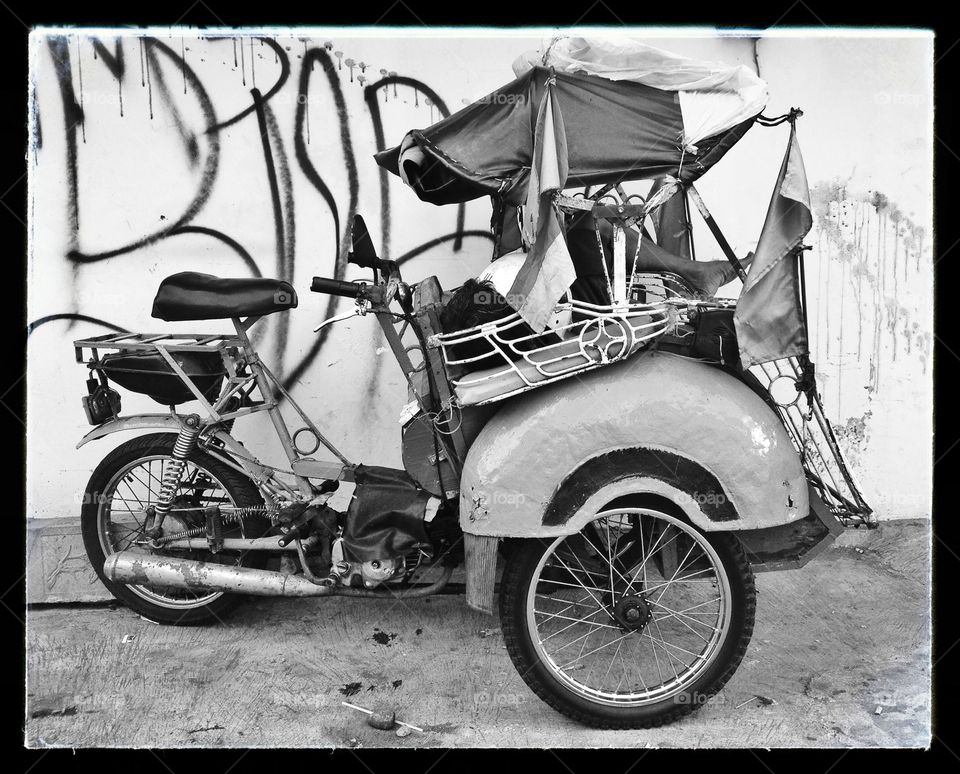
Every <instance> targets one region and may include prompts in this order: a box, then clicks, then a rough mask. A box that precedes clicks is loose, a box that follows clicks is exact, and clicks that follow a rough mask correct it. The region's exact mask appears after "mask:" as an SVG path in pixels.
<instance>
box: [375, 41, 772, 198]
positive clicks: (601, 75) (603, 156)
mask: <svg viewBox="0 0 960 774" xmlns="http://www.w3.org/2000/svg"><path fill="white" fill-rule="evenodd" d="M514 72H515V74H516V75H517V78H516V79H515V80H514V81H512V82H510V83H508V84H507V85H506V86H503V87H501V88H499V89H497V90H496V91H494V92H491V93H490V94H488V95H487V96H485V97H483V98H481V99H479V100H477V101H476V102H474V103H472V104H470V105H468V106H467V107H465V108H464V109H463V110H460V111H459V112H457V113H454V114H453V115H451V116H449V117H448V118H445V119H443V120H442V121H440V122H438V123H436V124H434V125H433V126H430V127H428V128H426V129H421V130H413V131H411V132H409V133H408V134H407V135H406V136H405V137H404V138H403V140H402V142H401V143H400V144H399V145H398V146H396V147H394V148H391V149H390V150H386V151H383V152H381V153H379V154H377V156H376V160H377V163H378V164H379V165H380V166H381V167H383V168H385V169H387V170H389V171H390V172H392V173H394V174H396V175H398V176H399V177H401V178H402V179H403V181H404V182H405V183H407V184H408V185H410V186H411V187H412V188H413V189H414V191H415V192H416V194H417V196H419V197H420V198H421V199H422V200H423V201H427V202H431V203H433V204H451V203H457V202H465V201H469V200H471V199H476V198H478V197H481V196H487V195H500V196H503V197H504V200H505V201H506V202H507V203H509V204H520V203H522V202H523V201H524V200H525V198H526V188H527V186H526V182H527V181H528V179H529V176H530V168H531V166H532V164H533V163H534V153H535V147H534V146H535V136H536V125H537V119H538V114H539V112H540V108H541V105H542V103H543V102H544V97H545V95H546V92H547V91H548V88H547V87H548V85H549V86H551V87H552V88H551V89H550V91H552V93H553V95H554V99H555V101H556V105H557V108H558V110H559V112H560V113H561V114H562V128H563V132H564V136H565V140H566V161H567V177H566V180H565V181H564V183H565V186H566V187H581V186H586V185H597V184H603V183H607V182H610V181H616V182H626V181H631V180H645V179H651V178H655V177H659V176H661V175H671V176H673V177H675V178H677V179H678V180H680V181H681V182H685V183H686V182H692V181H693V180H696V179H697V178H699V177H700V176H701V175H703V174H704V173H705V172H706V171H707V170H708V169H709V168H710V167H712V166H713V165H714V164H716V163H717V161H719V160H720V159H721V158H722V157H723V155H724V154H725V153H726V152H727V151H728V150H729V149H730V148H731V147H732V146H733V145H734V144H735V143H736V142H737V141H738V140H739V139H740V138H741V137H743V135H744V133H745V132H746V131H747V130H748V129H749V128H750V126H751V125H752V123H753V119H754V118H755V117H756V116H757V115H758V114H759V113H760V112H761V111H762V110H763V108H764V106H765V104H766V102H767V87H766V84H765V83H764V81H762V80H761V79H760V78H759V77H757V76H756V75H754V74H753V73H752V72H751V71H750V70H748V69H747V68H746V67H743V66H736V67H730V66H726V65H719V64H713V63H708V62H700V61H697V60H693V59H688V58H686V57H680V56H677V55H675V54H671V53H669V52H666V51H661V50H660V49H657V48H653V47H651V46H646V45H644V44H641V43H638V42H636V41H630V40H619V41H617V40H614V41H606V40H593V39H586V38H564V39H560V40H558V41H555V42H554V43H553V44H551V45H550V46H549V47H548V48H547V50H546V51H544V52H528V53H526V54H524V55H522V56H520V57H519V58H518V59H517V61H516V62H514Z"/></svg>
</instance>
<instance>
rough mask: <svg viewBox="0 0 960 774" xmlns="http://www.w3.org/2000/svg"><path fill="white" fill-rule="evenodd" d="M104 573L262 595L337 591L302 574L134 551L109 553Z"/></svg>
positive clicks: (121, 579)
mask: <svg viewBox="0 0 960 774" xmlns="http://www.w3.org/2000/svg"><path fill="white" fill-rule="evenodd" d="M103 574H104V575H105V576H106V577H107V578H108V579H109V580H111V581H113V582H114V583H132V584H134V585H137V586H158V587H160V588H172V589H186V590H188V591H198V592H200V591H226V592H229V593H231V594H253V595H256V596H260V597H325V596H332V595H333V594H335V593H336V589H335V587H334V586H322V585H317V584H316V583H312V582H311V581H309V580H307V578H305V577H304V576H302V575H289V574H287V573H282V572H272V571H270V570H257V569H254V568H252V567H236V566H234V565H229V564H214V563H210V562H198V561H196V560H193V559H175V558H173V557H169V556H161V555H158V554H141V553H137V552H135V551H119V552H117V553H115V554H110V556H108V557H107V560H106V561H105V562H104V563H103Z"/></svg>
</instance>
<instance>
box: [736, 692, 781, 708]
mask: <svg viewBox="0 0 960 774" xmlns="http://www.w3.org/2000/svg"><path fill="white" fill-rule="evenodd" d="M752 701H758V702H760V704H761V706H764V707H769V706H771V705H772V704H776V703H777V702H776V701H775V700H774V699H771V698H769V697H768V696H760V695H759V694H755V695H753V696H751V697H750V698H749V699H747V700H746V701H742V702H740V703H739V704H738V705H737V706H736V707H735V708H734V709H740V708H741V707H746V706H747V705H748V704H749V703H750V702H752Z"/></svg>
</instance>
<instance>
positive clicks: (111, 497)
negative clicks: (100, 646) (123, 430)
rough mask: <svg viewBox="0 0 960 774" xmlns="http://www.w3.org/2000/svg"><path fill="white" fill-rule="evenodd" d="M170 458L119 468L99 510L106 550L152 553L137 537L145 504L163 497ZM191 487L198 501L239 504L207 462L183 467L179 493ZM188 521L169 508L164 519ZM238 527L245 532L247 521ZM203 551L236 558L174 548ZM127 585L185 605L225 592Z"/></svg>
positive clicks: (171, 526) (174, 525) (177, 606)
mask: <svg viewBox="0 0 960 774" xmlns="http://www.w3.org/2000/svg"><path fill="white" fill-rule="evenodd" d="M171 460H172V458H171V457H170V456H169V455H154V456H148V457H141V458H139V459H136V460H134V461H133V462H130V463H128V464H127V465H124V466H123V467H122V468H120V469H119V470H118V471H117V472H116V473H115V474H114V475H113V477H112V478H111V479H110V481H109V482H108V483H107V485H106V487H104V489H103V493H102V496H101V499H100V504H99V508H98V512H97V527H98V530H97V531H98V534H99V536H100V547H101V548H102V549H103V554H104V556H109V555H110V554H113V553H117V552H119V551H141V552H143V553H153V552H150V551H147V550H146V549H145V548H144V547H143V546H140V545H138V544H137V542H136V541H137V540H138V539H139V538H142V537H143V530H144V522H145V518H146V515H145V513H144V511H145V509H146V508H147V507H149V506H150V505H156V503H157V502H158V501H159V498H160V483H161V481H162V480H163V467H164V465H165V464H167V463H169V462H170V461H171ZM201 486H202V487H203V489H202V490H201V489H200V487H201ZM188 493H194V495H195V496H196V497H197V498H198V502H197V505H198V506H199V507H203V506H212V505H233V506H235V505H236V504H237V503H236V502H235V501H234V499H233V497H232V496H231V494H230V493H229V491H228V490H227V488H226V487H225V486H224V485H223V482H222V481H221V480H220V479H219V478H217V477H216V476H215V475H214V474H213V473H211V472H210V471H209V470H207V469H206V468H205V467H203V466H202V465H197V464H196V463H195V462H192V461H188V462H187V463H186V466H185V467H184V470H183V474H182V476H181V479H180V485H179V487H178V488H177V494H176V497H183V496H185V495H187V494H188ZM176 497H175V499H176ZM191 507H193V506H191ZM189 526H194V525H193V524H189V525H188V524H184V523H183V521H182V519H181V518H180V517H178V516H176V515H175V514H172V513H171V514H168V515H167V517H166V519H165V520H164V531H165V532H166V531H178V530H179V529H181V528H186V527H189ZM238 528H239V531H240V534H241V536H242V535H243V525H242V523H241V524H240V525H239V526H238ZM198 553H203V554H204V556H203V560H204V561H208V562H210V561H214V562H224V561H231V560H230V559H228V558H227V557H225V556H223V555H216V556H215V555H213V554H209V553H208V552H197V551H180V552H171V554H172V555H178V556H179V555H183V556H193V555H196V554H198ZM241 558H242V557H241ZM240 561H241V559H237V560H236V563H237V564H239V563H240ZM127 588H128V589H130V590H131V591H132V592H133V593H134V594H136V595H137V596H138V597H141V598H142V599H144V600H146V601H147V602H150V603H152V604H154V605H159V606H160V607H165V608H169V609H173V610H183V611H187V610H193V609H195V608H198V607H203V606H204V605H208V604H210V603H211V602H213V601H214V600H215V599H217V598H219V597H221V596H223V592H221V591H211V592H208V593H203V592H193V591H189V590H180V589H156V588H152V587H150V586H137V585H133V584H127Z"/></svg>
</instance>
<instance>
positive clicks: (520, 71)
mask: <svg viewBox="0 0 960 774" xmlns="http://www.w3.org/2000/svg"><path fill="white" fill-rule="evenodd" d="M537 66H542V67H553V68H554V69H555V70H557V72H565V73H587V74H590V75H597V76H600V77H602V78H606V79H608V80H611V81H634V82H636V83H642V84H645V85H647V86H651V87H653V88H655V89H661V90H664V91H676V92H678V93H679V99H680V110H681V113H682V114H683V124H684V137H683V143H684V146H685V147H686V148H687V149H688V150H689V151H690V152H694V153H695V152H696V144H697V143H698V142H699V141H700V140H702V139H703V138H705V137H712V136H713V135H715V134H719V133H720V132H724V131H726V130H727V129H730V128H732V127H734V126H736V125H737V124H739V123H741V122H742V121H746V120H747V119H748V118H752V117H753V116H755V115H757V114H758V113H760V112H761V111H762V110H763V108H764V107H765V106H766V104H767V99H768V94H767V84H766V82H765V81H763V80H762V79H761V78H760V77H759V76H757V75H756V74H755V73H754V72H753V71H751V70H750V69H749V68H748V67H746V66H744V65H733V66H732V65H725V64H720V63H717V62H704V61H700V60H697V59H690V58H688V57H684V56H679V55H678V54H673V53H671V52H669V51H664V50H662V49H659V48H655V47H654V46H649V45H646V44H645V43H640V42H639V41H636V40H630V39H627V38H584V37H564V38H560V39H556V40H553V41H552V42H551V43H550V44H549V45H548V46H547V47H546V49H540V50H537V51H527V52H526V53H524V54H521V55H520V56H519V57H517V59H516V60H515V61H514V63H513V71H514V73H515V74H516V76H517V77H518V78H519V77H520V76H522V75H524V74H525V73H527V72H529V71H530V70H531V69H532V68H534V67H537Z"/></svg>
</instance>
